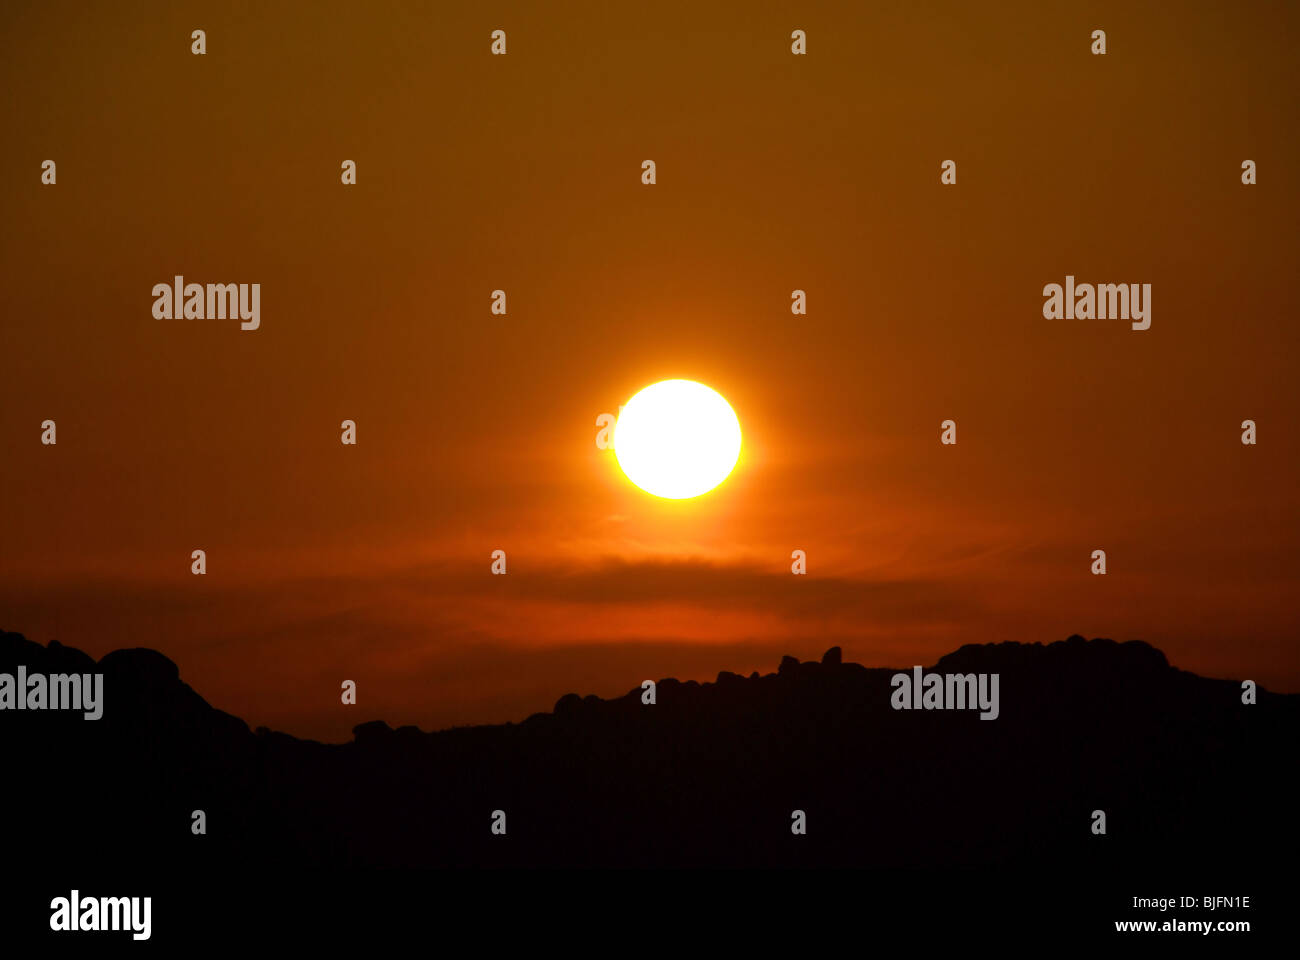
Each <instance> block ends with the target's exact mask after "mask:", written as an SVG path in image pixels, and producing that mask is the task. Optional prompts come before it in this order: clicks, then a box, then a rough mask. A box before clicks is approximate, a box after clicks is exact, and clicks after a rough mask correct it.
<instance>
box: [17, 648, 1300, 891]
mask: <svg viewBox="0 0 1300 960" xmlns="http://www.w3.org/2000/svg"><path fill="white" fill-rule="evenodd" d="M18 664H24V665H25V666H26V668H27V670H28V672H29V673H37V672H40V673H62V672H78V673H93V672H101V673H103V674H104V675H105V679H104V689H105V694H104V701H105V703H104V715H103V718H102V719H100V720H98V721H87V720H84V719H82V717H81V714H80V713H79V712H75V711H72V712H66V713H63V712H53V711H12V710H5V711H0V752H2V755H3V757H4V764H5V769H6V773H7V774H8V776H7V777H6V781H7V785H6V787H5V789H4V791H3V796H4V800H3V803H2V804H0V806H2V807H3V810H4V812H5V813H6V816H5V823H6V824H7V825H8V827H9V836H8V838H7V840H6V850H7V853H8V855H9V856H11V857H15V858H18V859H16V860H13V861H12V862H19V863H21V862H24V858H29V857H37V858H39V859H40V861H41V862H47V861H49V860H50V859H51V858H55V859H58V860H60V861H61V862H66V863H72V864H76V863H102V862H113V858H119V859H120V860H122V861H129V862H131V863H134V864H137V865H139V864H144V865H149V866H151V867H171V868H178V869H184V868H218V867H228V868H231V869H240V870H245V871H247V870H248V869H249V868H250V867H257V866H258V865H264V866H274V865H291V866H313V865H323V866H331V867H340V866H344V867H347V866H353V867H356V866H375V867H399V866H411V867H429V866H434V867H445V866H493V865H498V866H505V865H528V866H532V865H547V866H564V865H573V866H706V865H707V866H870V867H892V866H915V867H982V866H983V867H990V866H997V867H1011V868H1019V867H1024V868H1026V869H1032V868H1034V867H1035V866H1039V865H1043V864H1046V863H1049V862H1050V863H1051V864H1052V865H1053V866H1054V867H1060V866H1062V865H1066V866H1070V867H1077V868H1078V869H1079V870H1087V869H1090V868H1092V867H1098V866H1107V867H1115V866H1120V867H1123V866H1125V865H1132V866H1141V865H1143V864H1149V863H1152V862H1158V863H1160V864H1162V865H1165V866H1168V865H1177V864H1180V863H1186V864H1189V865H1190V864H1194V865H1196V866H1197V867H1199V868H1207V867H1213V866H1214V865H1215V864H1222V865H1224V866H1225V867H1226V866H1228V865H1232V864H1238V865H1239V864H1240V862H1241V859H1242V858H1243V857H1257V856H1267V857H1282V858H1285V857H1288V856H1292V855H1293V854H1294V852H1295V835H1294V832H1293V831H1289V832H1288V833H1287V834H1286V835H1282V836H1279V835H1278V834H1277V833H1276V831H1277V830H1278V829H1279V825H1280V824H1289V823H1290V821H1291V816H1292V814H1291V811H1292V808H1293V806H1294V802H1295V793H1294V787H1293V786H1292V783H1291V781H1292V773H1293V770H1294V755H1295V742H1296V734H1297V719H1298V718H1300V696H1297V695H1279V694H1272V693H1269V692H1266V691H1263V690H1261V691H1259V693H1258V703H1256V704H1254V705H1244V704H1242V702H1241V686H1240V682H1238V681H1231V680H1214V679H1207V678H1203V677H1199V676H1196V675H1193V674H1190V673H1187V672H1184V671H1181V670H1177V669H1175V668H1173V667H1171V666H1170V665H1169V664H1168V662H1167V661H1166V659H1165V657H1164V654H1162V653H1161V652H1160V651H1159V650H1156V649H1154V648H1153V647H1151V646H1149V645H1147V644H1145V643H1140V642H1128V643H1115V642H1113V641H1110V640H1085V639H1083V638H1082V637H1077V636H1076V637H1071V638H1069V639H1068V640H1066V641H1064V642H1058V643H1051V644H1047V645H1042V644H1020V643H999V644H990V645H967V646H964V647H962V648H961V649H959V650H957V651H955V652H953V653H950V654H947V655H946V656H944V657H942V658H940V660H939V661H938V663H936V664H934V665H932V666H928V667H926V670H927V671H934V672H940V673H962V674H965V673H998V674H999V676H1000V714H999V716H998V719H996V720H994V721H982V720H981V719H980V717H979V712H978V711H974V710H967V711H962V710H894V709H892V708H891V706H890V695H891V693H892V692H893V688H892V687H891V685H890V677H891V676H892V675H893V674H894V673H896V672H910V670H911V667H912V665H911V664H900V665H899V666H897V667H895V668H888V669H877V668H867V667H864V666H862V665H860V664H856V663H845V662H843V659H842V653H841V651H840V649H839V648H838V647H833V648H831V649H830V650H828V651H827V653H826V655H825V656H824V657H823V658H822V659H821V661H820V662H816V661H805V662H801V661H799V660H797V659H795V658H794V657H785V658H783V659H782V660H781V663H780V665H779V668H778V670H777V672H776V673H769V674H765V675H759V674H757V673H754V674H751V675H750V676H749V677H742V676H739V675H737V674H734V673H730V672H728V671H723V672H721V673H720V674H719V675H718V677H717V680H716V681H714V682H711V683H699V682H696V681H693V680H688V681H684V682H683V681H678V680H675V679H671V678H669V679H664V680H660V681H658V683H657V689H656V698H655V699H656V702H655V703H654V704H653V705H647V704H644V703H643V702H642V690H641V688H640V686H638V687H636V688H635V689H633V690H631V691H629V692H628V693H627V694H625V695H624V696H622V697H617V698H613V699H609V700H603V699H600V698H598V697H594V696H586V697H583V696H579V695H578V694H575V693H570V694H567V695H565V696H563V697H561V698H559V700H558V702H557V703H556V705H555V709H554V710H553V711H552V712H550V713H539V714H534V715H533V716H531V717H528V718H527V719H525V720H523V721H522V722H519V723H507V724H501V725H492V726H473V727H457V728H453V729H450V730H443V731H439V732H434V733H426V732H422V731H420V730H418V729H416V728H415V727H410V726H404V727H400V728H398V729H393V728H392V727H390V726H389V725H388V724H387V723H384V722H383V721H380V720H376V721H372V722H368V723H362V724H360V725H358V726H357V727H356V728H355V730H354V739H353V740H352V741H351V742H349V743H345V744H321V743H317V742H314V741H310V740H300V739H297V738H295V737H292V736H289V735H287V734H284V733H277V732H274V731H270V730H267V729H265V728H259V729H258V730H256V731H252V730H250V729H249V728H248V726H247V725H246V724H245V723H244V722H243V721H241V720H239V719H238V718H236V717H233V716H231V715H230V714H227V713H224V712H222V711H220V710H217V709H214V708H213V707H211V706H210V705H209V704H208V703H207V702H206V701H204V700H203V698H202V697H201V696H199V695H198V694H197V693H196V692H195V691H194V690H193V689H191V688H190V687H189V686H188V685H187V684H186V683H184V682H183V681H182V680H181V678H180V676H179V673H178V670H177V668H176V665H175V664H174V663H173V662H172V661H170V660H169V659H167V658H166V657H165V656H163V655H162V654H160V653H158V652H156V651H153V650H146V649H134V650H117V651H114V652H112V653H110V654H108V655H106V656H105V657H103V658H102V659H101V660H100V661H99V662H98V663H97V664H96V663H95V661H93V660H92V659H91V658H90V657H88V656H86V655H85V654H84V653H82V652H80V651H78V650H75V649H72V648H70V647H65V646H62V645H61V644H59V643H51V644H50V645H49V646H44V647H43V646H40V645H39V644H36V643H32V642H30V641H28V640H26V639H24V638H23V637H22V636H20V635H18V634H14V633H0V673H14V672H15V670H16V667H17V665H18ZM340 709H345V708H343V707H340ZM195 809H202V810H204V811H205V813H206V815H207V825H208V833H207V835H206V836H201V837H199V836H194V835H192V833H191V830H190V824H191V820H190V814H191V811H192V810H195ZM1097 809H1100V810H1104V811H1105V813H1106V818H1107V833H1106V835H1105V836H1094V835H1093V834H1092V831H1091V829H1090V827H1091V822H1092V821H1091V813H1092V811H1093V810H1097ZM496 810H501V811H504V812H505V815H506V824H507V832H506V834H505V835H504V836H498V835H494V834H493V833H492V832H491V830H490V827H491V823H492V814H493V811H496ZM794 810H802V811H804V813H805V815H806V819H807V825H808V826H807V834H806V835H804V836H796V835H794V834H792V832H791V829H790V825H791V814H792V811H794Z"/></svg>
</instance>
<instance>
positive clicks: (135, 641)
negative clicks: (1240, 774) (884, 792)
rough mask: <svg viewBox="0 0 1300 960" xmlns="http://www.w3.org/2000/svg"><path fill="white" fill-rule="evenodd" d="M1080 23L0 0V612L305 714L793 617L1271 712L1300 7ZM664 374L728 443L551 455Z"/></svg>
mask: <svg viewBox="0 0 1300 960" xmlns="http://www.w3.org/2000/svg"><path fill="white" fill-rule="evenodd" d="M1073 7H1074V9H1071V10H1070V11H1068V12H1067V11H1065V10H1064V9H1063V8H1062V7H1060V6H1058V5H1054V4H1041V3H1030V2H1026V3H1013V4H997V5H993V6H991V7H990V6H989V5H974V4H967V3H957V2H953V3H943V4H926V3H910V2H898V3H887V4H861V3H848V2H844V3H822V4H818V3H811V4H809V3H798V4H795V3H789V4H784V3H757V4H756V3H753V2H746V3H723V4H708V5H706V6H705V7H703V8H702V7H701V6H700V5H698V4H695V3H654V4H649V5H646V4H637V5H631V4H628V5H625V6H624V5H613V4H608V3H564V4H545V5H543V4H536V3H517V4H486V5H484V4H471V3H465V4H459V5H451V6H447V5H441V4H440V5H433V4H428V3H400V4H399V3H377V4H368V5H362V4H343V3H319V4H313V5H311V6H310V8H309V9H308V10H306V11H305V12H291V11H290V10H289V9H288V7H287V6H286V5H280V4H262V3H244V4H237V5H236V4H211V5H208V4H202V5H185V4H151V5H147V6H146V5H143V4H114V5H111V6H107V5H106V6H103V7H101V8H99V9H86V8H85V6H84V5H81V4H58V3H40V4H34V3H33V4H27V3H8V4H5V5H3V6H2V7H0V79H2V82H0V111H2V114H0V122H2V126H0V129H3V131H4V143H5V149H4V150H3V151H0V211H2V212H3V218H4V230H3V232H2V233H0V265H2V269H3V285H2V286H0V357H3V360H4V373H3V377H2V378H0V398H2V400H3V403H2V404H0V451H2V452H3V467H2V468H0V492H2V494H3V496H2V497H0V628H4V629H8V630H16V631H19V632H22V633H24V634H26V635H27V636H28V637H30V638H31V639H33V640H36V641H38V642H42V643H45V642H48V641H50V640H53V639H58V640H60V641H61V642H63V643H66V644H69V645H72V646H77V647H81V648H82V649H85V650H86V651H87V652H89V653H91V654H93V655H95V656H100V655H102V654H104V653H106V652H108V651H109V650H112V649H115V648H118V647H122V646H149V647H154V648H157V649H159V650H161V651H163V652H164V653H166V654H167V655H168V656H170V657H171V658H172V659H174V660H175V661H176V662H177V663H178V664H179V665H180V668H181V673H182V677H183V679H185V680H186V681H187V682H188V683H190V684H191V685H192V686H194V687H195V688H196V689H197V690H198V691H199V692H200V693H202V694H203V695H204V696H205V697H206V698H207V699H208V700H209V701H210V702H211V703H213V704H214V705H215V706H218V707H220V708H222V709H225V710H228V711H231V712H233V713H235V714H237V715H239V716H241V717H243V718H245V719H246V720H248V721H249V722H250V724H254V725H257V724H267V725H270V726H273V727H276V728H279V729H284V730H287V731H288V732H290V733H294V734H298V735H303V736H313V737H318V738H322V739H330V740H343V739H347V738H348V736H349V731H350V730H351V728H352V726H353V725H355V724H357V723H360V722H363V721H365V720H370V719H374V718H383V719H386V720H388V721H389V722H390V723H392V724H394V725H398V724H400V723H415V724H418V725H420V726H421V727H424V728H431V727H441V726H448V725H451V724H454V723H471V722H496V721H504V720H508V719H514V720H518V719H522V718H523V717H524V716H526V715H527V714H529V713H531V712H534V711H536V710H544V709H549V708H550V707H551V706H552V705H553V704H554V702H555V700H556V699H558V698H559V697H560V696H561V695H562V694H564V693H567V692H569V691H576V692H579V693H583V694H586V693H597V694H600V695H602V696H608V695H614V694H619V693H622V692H624V691H626V690H628V689H631V688H632V687H635V686H637V685H639V683H640V682H641V680H643V679H645V678H647V677H653V678H658V677H663V676H678V677H682V678H687V677H695V678H698V679H712V677H713V676H714V675H715V674H716V673H717V671H718V670H721V669H727V670H733V671H736V672H745V673H747V672H749V671H750V670H753V669H760V670H763V671H769V670H772V669H774V668H775V667H776V664H777V662H778V660H779V659H780V656H781V655H782V654H786V653H790V654H794V655H796V656H799V657H801V658H809V657H816V656H819V655H820V654H821V653H822V652H823V651H824V650H825V649H826V648H827V647H829V646H831V645H832V644H841V645H843V647H844V651H845V657H846V658H848V659H853V660H858V661H861V662H864V663H867V664H871V665H891V666H910V665H911V664H913V663H931V662H933V661H934V659H935V658H937V657H938V656H939V655H941V654H943V653H945V652H947V651H949V650H952V649H954V648H956V647H957V646H959V645H960V644H962V643H968V642H991V641H1002V640H1019V641H1024V642H1034V641H1043V642H1050V641H1053V640H1059V639H1063V638H1064V637H1066V636H1067V635H1069V634H1071V633H1082V634H1085V635H1088V636H1109V637H1113V638H1114V639H1117V640H1129V639H1142V640H1146V641H1148V642H1150V643H1152V644H1154V645H1156V646H1159V647H1160V648H1161V649H1163V650H1164V651H1165V652H1166V654H1167V655H1168V656H1169V658H1170V660H1171V661H1172V662H1173V663H1174V664H1175V665H1176V666H1179V667H1183V668H1185V669H1189V670H1194V671H1196V672H1199V673H1204V674H1207V675H1212V676H1227V677H1234V678H1238V677H1249V678H1252V679H1255V680H1257V681H1259V682H1260V683H1262V684H1263V685H1264V686H1266V687H1270V688H1273V689H1281V690H1289V691H1296V690H1300V657H1298V656H1297V652H1296V649H1297V647H1296V642H1297V627H1300V615H1298V614H1297V609H1296V603H1295V584H1296V581H1297V579H1298V575H1300V552H1298V549H1297V548H1298V536H1297V534H1298V533H1300V497H1298V495H1297V491H1296V477H1297V466H1300V443H1298V442H1297V423H1298V422H1300V399H1298V392H1297V386H1296V382H1295V374H1296V371H1297V360H1298V359H1300V349H1298V343H1297V337H1298V335H1297V332H1296V330H1297V327H1296V316H1297V307H1298V306H1300V295H1298V294H1297V289H1296V277H1297V272H1296V263H1297V257H1296V253H1297V243H1296V223H1297V214H1298V213H1300V210H1298V204H1297V200H1298V199H1300V196H1298V192H1300V187H1298V185H1297V184H1298V177H1297V157H1298V156H1300V142H1298V141H1300V137H1298V136H1297V132H1296V123H1295V119H1296V117H1297V116H1300V102H1298V101H1300V83H1298V82H1297V79H1298V77H1297V70H1298V68H1297V60H1296V57H1295V54H1294V45H1295V43H1296V39H1297V37H1300V30H1298V29H1297V28H1298V27H1300V8H1298V7H1297V6H1296V5H1293V4H1264V3H1257V4H1238V5H1231V6H1230V5H1227V4H1222V3H1215V4H1209V3H1198V4H1193V3H1180V4H1156V3H1152V4H1142V5H1135V4H1133V3H1129V2H1125V3H1114V4H1081V5H1073ZM498 27H500V28H503V29H505V30H506V31H507V34H508V43H509V47H508V49H509V52H508V55H507V56H505V57H492V56H490V55H489V54H488V47H489V43H490V40H489V34H490V33H491V31H492V30H493V29H496V28H498ZM195 28H202V29H204V30H206V31H207V43H208V53H207V55H206V56H203V57H197V56H193V55H191V53H190V39H189V37H190V32H191V30H193V29H195ZM795 28H802V29H804V30H806V31H807V34H808V49H809V53H808V55H807V56H804V57H795V56H792V55H791V54H790V47H789V44H790V39H789V37H790V32H791V30H793V29H795ZM1096 28H1102V29H1105V30H1106V31H1107V35H1108V48H1109V52H1108V54H1107V55H1106V56H1104V57H1095V56H1092V55H1091V54H1090V53H1089V45H1090V39H1089V34H1090V32H1091V31H1092V30H1093V29H1096ZM46 159H54V160H55V161H56V162H57V163H58V184H57V185H56V186H43V185H41V183H40V164H41V162H42V161H43V160H46ZM345 159H351V160H355V161H356V163H357V165H358V183H357V185H356V186H353V187H344V186H342V185H341V184H340V182H339V174H340V164H341V162H342V161H343V160H345ZM645 159H653V160H655V161H656V163H657V165H658V183H657V184H656V185H655V186H653V187H647V186H643V185H642V184H641V182H640V172H641V171H640V165H641V162H642V161H643V160H645ZM946 159H953V160H956V161H957V164H958V183H957V185H956V186H955V187H945V186H941V185H940V183H939V172H940V170H939V165H940V163H941V161H943V160H946ZM1244 159H1253V160H1255V161H1256V162H1257V164H1258V169H1259V174H1258V176H1259V183H1258V185H1256V186H1250V187H1247V186H1243V185H1242V184H1241V182H1240V167H1241V162H1242V160H1244ZM175 274H183V275H184V276H185V277H186V278H187V280H190V281H194V282H200V283H206V282H257V283H260V284H261V285H262V325H261V329H260V330H258V331H255V332H241V331H240V330H239V328H238V324H237V322H231V321H218V320H203V321H199V320H172V321H167V320H156V319H154V317H153V315H152V311H151V307H152V299H153V298H152V294H151V289H152V287H153V285H154V284H155V283H159V282H168V281H170V279H171V278H172V277H173V276H174V275H175ZM1066 274H1073V275H1075V276H1076V278H1077V279H1078V280H1079V281H1080V282H1098V283H1106V282H1133V283H1137V282H1142V283H1151V284H1152V286H1153V293H1152V308H1153V310H1152V325H1151V329H1150V330H1148V331H1145V332H1134V331H1131V330H1130V329H1129V328H1128V324H1127V323H1125V322H1123V321H1098V320H1074V321H1066V320H1044V319H1043V317H1042V302H1043V298H1042V288H1043V285H1044V284H1046V283H1051V282H1056V283H1061V282H1063V280H1064V277H1065V275H1066ZM496 288H502V289H504V290H505V291H506V292H507V295H508V297H509V314H508V316H506V317H496V316H492V315H491V314H490V313H489V295H490V292H491V291H492V290H493V289H496ZM795 288H801V289H804V290H806V291H807V292H808V304H809V313H808V315H807V316H806V317H796V316H792V315H791V313H790V309H789V304H790V291H791V290H793V289H795ZM670 377H686V378H690V379H695V380H700V381H702V382H705V383H708V384H709V385H711V386H713V387H714V388H715V389H717V390H719V391H720V392H721V393H722V394H723V395H724V396H726V397H727V399H728V400H729V401H730V403H731V404H732V406H733V407H734V408H735V410H736V412H737V414H738V416H739V418H740V421H741V425H742V428H743V430H744V437H745V447H744V451H743V453H742V458H741V463H740V466H739V468H738V469H737V471H736V472H735V473H734V474H733V476H732V477H731V479H729V480H728V481H727V482H726V483H725V484H724V485H723V486H722V487H720V488H719V489H718V490H716V491H715V492H713V493H711V494H709V495H707V496H705V497H702V498H700V499H698V500H695V501H689V502H681V503H670V502H665V501H660V500H656V499H654V498H652V497H649V496H648V495H646V494H644V493H642V492H640V491H639V490H637V489H636V488H635V487H633V486H632V485H631V484H630V483H629V482H628V481H627V480H626V479H625V478H623V476H622V475H621V473H620V472H619V470H618V467H617V464H616V463H615V461H614V458H613V454H612V451H601V450H598V449H597V448H596V445H595V443H594V438H595V435H596V432H597V428H596V423H595V421H596V417H597V416H598V415H599V414H601V413H605V412H610V413H615V412H617V410H618V406H619V404H620V403H624V402H626V400H627V399H628V398H629V397H630V396H631V395H632V394H633V393H635V392H636V391H637V390H639V389H640V388H641V387H643V386H646V385H648V384H650V383H653V382H655V381H657V380H661V379H666V378H670ZM949 417H951V418H953V419H955V420H956V421H957V423H958V439H959V442H958V444H957V445H956V446H955V447H945V446H941V445H940V443H939V423H940V421H942V420H943V419H945V418H949ZM46 418H53V419H55V420H56V421H57V423H58V445H57V446H56V447H47V446H42V445H41V444H40V423H41V421H42V420H44V419H46ZM344 418H351V419H354V420H355V421H356V422H357V424H358V439H359V443H358V445H357V446H356V447H344V446H343V445H341V444H340V443H339V429H338V428H339V423H340V421H341V420H343V419H344ZM1246 418H1251V419H1254V420H1256V421H1257V423H1258V425H1259V443H1258V445H1257V446H1254V447H1245V446H1243V445H1242V444H1241V443H1240V440H1239V438H1240V423H1241V421H1242V420H1243V419H1246ZM195 548H203V549H205V550H206V551H207V554H208V574H207V576H206V577H195V576H192V575H191V574H190V572H189V569H190V551H191V550H193V549H195ZM498 548H500V549H504V550H506V551H507V553H508V556H509V574H508V575H507V576H506V577H493V576H491V574H490V573H489V566H490V559H489V555H490V553H491V551H492V550H494V549H498ZM796 548H799V549H803V550H806V551H807V553H808V575H807V576H806V577H794V576H792V575H791V574H790V572H789V564H790V552H791V550H793V549H796ZM1096 548H1102V549H1105V550H1106V551H1107V555H1108V565H1109V573H1108V575H1107V576H1105V577H1095V576H1092V575H1091V574H1090V572H1089V566H1090V563H1091V561H1090V553H1091V551H1092V550H1093V549H1096ZM344 679H352V680H355V681H357V683H358V701H359V702H358V705H357V706H355V707H344V706H342V705H341V704H340V703H339V686H340V683H341V681H342V680H344Z"/></svg>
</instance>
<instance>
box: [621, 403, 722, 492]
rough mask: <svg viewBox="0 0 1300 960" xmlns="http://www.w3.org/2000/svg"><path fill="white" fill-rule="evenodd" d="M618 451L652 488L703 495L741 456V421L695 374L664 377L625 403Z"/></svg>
mask: <svg viewBox="0 0 1300 960" xmlns="http://www.w3.org/2000/svg"><path fill="white" fill-rule="evenodd" d="M614 455H615V456H616V457H617V458H618V465H619V466H620V467H622V468H623V472H624V473H625V474H627V478H628V479H629V480H631V481H632V482H633V483H635V484H636V485H637V486H638V487H640V488H641V489H642V490H644V491H646V492H647V493H653V494H654V495H655V496H656V497H664V498H666V499H669V500H685V499H688V498H689V497H698V496H699V495H700V494H702V493H708V492H709V491H710V490H712V489H713V488H714V487H716V486H717V485H718V484H720V483H721V482H722V481H723V480H725V479H727V475H728V474H729V473H731V470H732V468H733V467H735V465H736V461H737V460H739V459H740V421H739V420H737V419H736V414H735V411H733V410H732V409H731V405H730V404H729V403H727V401H726V400H724V399H723V398H722V395H721V394H719V393H718V392H717V391H716V390H712V389H710V388H709V387H706V386H705V385H704V384H702V383H696V382H695V381H694V380H662V381H660V382H659V383H655V384H651V385H650V386H648V387H646V388H645V389H644V390H642V391H641V392H640V393H638V394H637V395H636V396H634V397H633V398H632V399H631V400H629V401H628V402H627V404H626V405H625V406H624V407H623V411H622V413H620V414H619V418H618V423H617V424H616V425H615V427H614Z"/></svg>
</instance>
